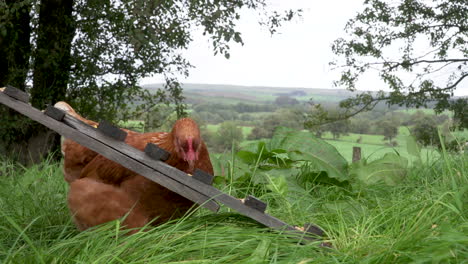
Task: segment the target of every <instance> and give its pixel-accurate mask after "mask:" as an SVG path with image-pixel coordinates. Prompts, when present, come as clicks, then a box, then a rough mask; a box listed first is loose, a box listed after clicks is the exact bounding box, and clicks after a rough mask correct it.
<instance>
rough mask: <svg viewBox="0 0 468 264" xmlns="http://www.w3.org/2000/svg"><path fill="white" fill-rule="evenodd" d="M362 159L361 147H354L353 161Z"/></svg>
mask: <svg viewBox="0 0 468 264" xmlns="http://www.w3.org/2000/svg"><path fill="white" fill-rule="evenodd" d="M360 160H361V148H360V147H353V162H358V161H360Z"/></svg>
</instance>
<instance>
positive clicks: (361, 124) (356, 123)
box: [349, 116, 374, 134]
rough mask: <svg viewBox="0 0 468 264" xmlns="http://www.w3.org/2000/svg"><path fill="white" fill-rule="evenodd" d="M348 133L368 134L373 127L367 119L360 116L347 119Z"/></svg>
mask: <svg viewBox="0 0 468 264" xmlns="http://www.w3.org/2000/svg"><path fill="white" fill-rule="evenodd" d="M349 122H350V123H349V132H351V133H356V134H370V132H371V128H372V126H373V125H374V124H373V123H372V122H371V121H370V120H369V119H367V118H363V117H360V116H356V117H352V118H350V119H349Z"/></svg>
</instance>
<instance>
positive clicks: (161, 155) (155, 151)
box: [145, 143, 171, 161]
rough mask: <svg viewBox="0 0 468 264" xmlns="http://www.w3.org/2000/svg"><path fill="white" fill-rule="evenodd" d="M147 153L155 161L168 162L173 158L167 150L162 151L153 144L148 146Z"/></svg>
mask: <svg viewBox="0 0 468 264" xmlns="http://www.w3.org/2000/svg"><path fill="white" fill-rule="evenodd" d="M145 153H146V155H148V156H150V157H151V158H153V159H155V160H161V161H166V160H168V159H169V157H170V156H171V154H170V153H169V152H167V151H166V150H165V149H162V148H160V147H158V145H156V144H153V143H148V144H146V147H145Z"/></svg>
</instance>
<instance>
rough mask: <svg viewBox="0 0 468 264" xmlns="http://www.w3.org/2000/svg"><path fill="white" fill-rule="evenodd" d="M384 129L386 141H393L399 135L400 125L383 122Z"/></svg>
mask: <svg viewBox="0 0 468 264" xmlns="http://www.w3.org/2000/svg"><path fill="white" fill-rule="evenodd" d="M380 124H381V126H382V128H383V134H384V140H388V141H389V142H391V141H392V139H394V138H395V137H396V136H397V135H398V127H399V126H400V124H397V123H395V122H391V121H383V122H382V123H380Z"/></svg>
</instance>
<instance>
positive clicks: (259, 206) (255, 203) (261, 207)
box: [244, 195, 267, 213]
mask: <svg viewBox="0 0 468 264" xmlns="http://www.w3.org/2000/svg"><path fill="white" fill-rule="evenodd" d="M244 204H245V205H247V206H248V207H250V208H253V209H255V210H258V211H260V212H262V213H264V212H265V210H266V208H267V204H266V203H265V202H263V201H261V200H259V199H257V198H255V197H253V196H252V195H249V196H247V197H246V198H245V200H244Z"/></svg>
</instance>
